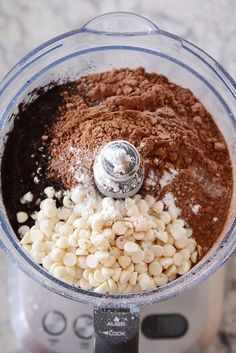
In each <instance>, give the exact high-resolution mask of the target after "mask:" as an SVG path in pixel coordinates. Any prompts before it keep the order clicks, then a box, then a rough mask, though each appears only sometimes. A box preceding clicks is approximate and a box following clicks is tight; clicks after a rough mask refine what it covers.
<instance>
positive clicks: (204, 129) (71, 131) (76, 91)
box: [24, 68, 232, 254]
mask: <svg viewBox="0 0 236 353" xmlns="http://www.w3.org/2000/svg"><path fill="white" fill-rule="evenodd" d="M67 87H68V89H67ZM59 91H60V90H59ZM48 94H49V95H50V91H49V92H48ZM46 95H47V93H46ZM60 96H61V99H60V100H59V99H58V98H57V101H58V102H59V101H60V104H58V105H57V106H55V104H54V103H53V102H52V104H54V105H53V106H55V108H54V109H55V112H54V113H53V114H54V115H55V118H54V119H52V120H51V121H50V122H49V121H48V123H47V126H46V129H45V131H44V132H43V133H42V141H41V143H42V146H43V152H42V156H44V155H45V156H46V157H47V159H46V160H45V158H44V159H43V160H44V166H43V170H44V169H45V168H47V169H46V172H45V176H44V177H45V178H46V179H48V180H50V182H52V181H53V180H54V181H56V182H57V183H58V182H59V183H61V185H62V187H64V188H71V187H73V186H75V185H76V184H77V183H78V182H79V181H81V180H80V179H78V177H76V175H77V174H76V173H77V172H78V173H81V171H82V172H83V173H84V172H85V171H86V172H87V173H88V175H90V176H91V177H92V165H93V160H94V157H95V155H96V153H98V150H99V149H100V148H101V147H102V146H103V145H104V144H105V143H107V142H109V141H111V140H117V139H125V140H127V141H129V142H131V143H133V144H134V145H135V146H136V147H137V149H138V150H139V152H140V155H141V158H142V161H143V163H144V165H145V173H146V177H145V181H144V184H143V186H142V189H141V193H143V194H146V193H149V194H152V195H154V196H155V197H156V198H158V199H162V198H163V197H164V196H165V195H166V194H167V193H169V192H171V193H172V194H173V195H174V197H175V198H176V203H177V206H178V207H180V208H181V209H182V217H183V218H184V219H185V220H186V222H187V223H188V224H189V226H190V227H191V228H193V232H194V236H195V238H196V240H197V242H198V243H199V244H200V245H201V246H202V248H203V254H204V253H205V252H206V251H207V250H208V249H209V248H210V247H211V246H212V244H213V243H214V241H215V240H216V239H217V238H218V236H219V235H220V234H221V232H222V230H223V227H224V224H225V222H226V217H227V212H228V209H229V206H230V201H231V197H232V168H231V162H230V157H229V153H228V149H227V146H226V143H225V141H224V138H223V136H222V135H221V133H220V131H219V130H218V128H217V126H216V124H215V123H214V120H213V118H212V116H211V115H210V114H209V113H208V112H207V110H206V109H205V108H204V107H203V105H202V104H201V103H200V102H199V101H198V100H197V98H196V97H195V96H194V95H193V93H192V92H191V91H190V90H189V89H186V88H183V87H180V86H178V85H175V84H173V83H171V82H169V81H168V79H167V78H166V77H164V76H162V75H158V74H156V73H146V72H145V70H144V69H143V68H138V69H128V68H124V69H119V70H112V71H109V72H104V73H98V74H93V75H88V76H85V77H82V78H81V79H79V80H78V81H76V82H70V83H68V86H67V85H65V86H63V90H62V93H60ZM50 99H51V100H52V101H53V97H51V98H50ZM46 102H47V103H46V104H47V106H48V104H49V103H48V101H47V100H46ZM42 103H43V101H42ZM39 108H40V109H41V108H42V109H44V108H43V107H41V105H40V107H39ZM45 108H46V107H45ZM29 111H30V109H29ZM24 114H26V115H27V114H28V113H27V110H26V112H25V113H24ZM40 148H41V147H39V149H38V151H39V152H40ZM45 151H46V154H45ZM36 162H37V161H36ZM39 167H40V165H39V163H38V162H37V168H39ZM170 171H172V172H173V171H174V174H171V175H174V177H173V178H172V179H171V182H166V181H165V182H164V183H163V184H162V187H161V185H160V180H162V179H163V176H165V173H167V175H168V173H172V172H170ZM42 178H43V176H42ZM164 179H165V178H164ZM164 179H163V180H164ZM78 180H79V181H78ZM44 184H45V183H44ZM58 185H59V184H58ZM163 185H164V186H163ZM37 188H39V185H37ZM32 191H33V190H32Z"/></svg>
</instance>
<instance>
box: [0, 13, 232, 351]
mask: <svg viewBox="0 0 236 353" xmlns="http://www.w3.org/2000/svg"><path fill="white" fill-rule="evenodd" d="M139 66H143V67H144V68H145V69H146V70H147V71H149V72H150V71H154V72H158V73H160V74H163V75H165V76H167V77H168V78H169V79H170V80H171V81H173V82H174V83H176V84H179V85H181V86H184V87H188V88H189V89H191V90H192V92H193V93H194V94H195V96H196V97H197V98H198V99H199V100H200V101H201V102H202V103H203V104H204V106H205V107H206V108H207V109H208V110H209V112H210V113H211V114H212V115H213V117H214V119H215V122H216V124H217V125H218V127H219V129H220V130H221V132H222V134H223V135H224V138H225V140H226V142H227V144H228V148H229V153H230V156H231V160H232V165H233V173H234V180H235V173H236V171H235V166H236V119H235V115H236V105H235V98H236V92H235V83H234V81H233V79H232V78H231V77H230V76H229V75H228V74H227V73H226V72H225V70H224V69H223V68H222V67H221V66H220V65H219V64H218V63H217V62H216V61H214V60H213V59H212V58H211V57H210V56H208V55H207V54H206V53H205V52H203V51H202V50H200V49H199V48H198V47H196V46H194V45H193V44H191V43H189V42H188V41H186V40H184V39H182V38H179V37H177V36H175V35H173V34H170V33H168V32H165V31H163V30H161V29H159V28H158V27H157V26H156V25H155V24H153V23H152V22H150V21H149V20H147V19H145V18H143V17H141V16H138V15H135V14H131V13H124V12H118V13H109V14H105V15H102V16H99V17H97V18H95V19H92V20H91V21H89V22H88V23H87V24H86V25H85V26H83V27H82V28H80V29H78V30H74V31H72V32H69V33H66V34H63V35H61V36H58V37H56V38H55V39H52V40H50V41H48V42H47V43H45V44H43V45H41V46H40V47H38V48H37V49H35V50H33V51H32V52H31V53H30V54H28V55H27V56H25V57H24V58H23V59H22V60H21V61H20V62H19V63H18V64H17V65H16V66H15V67H14V68H13V69H12V70H11V71H10V72H9V73H8V75H7V76H6V77H5V78H4V79H3V81H2V83H1V85H0V97H1V99H0V124H1V133H0V151H1V155H2V154H3V152H4V145H5V142H6V139H7V136H8V133H9V132H10V131H11V129H12V126H13V122H14V116H15V114H16V113H17V110H18V105H19V103H21V102H29V101H31V100H32V99H34V98H35V93H34V92H35V91H34V90H35V88H37V87H42V86H47V85H48V84H50V83H51V82H58V83H61V82H66V81H68V80H72V79H76V78H78V77H80V76H81V75H87V74H90V73H94V72H102V71H106V70H110V69H112V68H120V67H131V68H136V67H139ZM32 92H33V93H32ZM235 193H236V192H235V186H234V190H233V197H232V203H231V207H230V210H229V213H228V219H227V222H226V225H225V228H224V230H223V232H222V235H221V236H220V238H219V239H218V240H217V241H216V242H215V244H214V246H213V247H212V249H210V251H209V252H208V253H207V255H205V256H204V257H203V258H202V259H201V260H200V261H199V262H198V263H197V264H196V265H195V266H194V267H193V268H192V269H191V270H190V271H189V272H188V273H187V274H186V275H183V276H182V277H179V278H178V279H176V280H174V281H173V282H171V283H168V284H166V285H164V286H163V287H159V288H157V289H155V290H150V291H144V292H138V293H129V294H124V295H123V294H100V293H95V292H91V291H85V290H82V289H80V288H75V287H73V286H71V285H68V284H66V283H64V282H61V281H60V280H58V279H56V278H54V277H53V276H51V275H50V274H49V273H48V272H47V271H46V270H44V269H43V268H42V267H41V266H39V265H37V264H36V263H35V262H34V261H33V260H32V259H31V258H30V257H29V255H28V254H27V253H26V252H25V250H24V249H23V247H22V246H21V244H20V243H19V240H18V239H17V237H16V235H15V233H14V232H13V230H12V228H11V226H10V224H9V221H8V217H7V215H6V211H5V207H4V204H3V200H2V196H1V195H0V202H1V214H0V227H1V228H0V232H1V233H0V245H1V247H2V249H3V251H4V252H5V253H6V254H7V255H8V257H9V259H10V260H12V265H9V275H8V282H9V298H10V303H11V319H12V327H13V329H14V332H15V334H16V336H17V337H18V338H19V341H20V342H21V343H22V345H23V347H24V352H25V351H26V352H32V353H50V352H56V353H75V352H85V353H92V352H95V353H100V352H103V353H118V352H119V353H121V352H122V353H125V352H129V353H137V352H140V353H143V352H145V351H146V352H152V353H155V352H161V351H165V352H167V353H168V352H170V353H171V352H173V351H175V352H176V353H187V352H202V351H203V349H204V348H205V347H206V346H207V345H208V344H209V343H210V342H211V340H212V339H213V337H214V335H215V334H216V332H217V330H218V327H219V323H220V319H221V313H222V303H223V291H224V269H220V270H219V268H220V266H222V265H223V264H224V262H225V261H226V260H227V259H228V258H229V257H230V255H231V254H232V253H233V252H234V250H235V247H236V218H235V214H236V212H235V211H236V209H235V200H236V197H235V196H236V195H235ZM217 270H218V271H217ZM215 271H217V272H216V273H215V274H213V273H214V272H215ZM210 275H211V277H209V276H210ZM208 277H209V278H208ZM206 279H207V280H206ZM204 280H206V281H204ZM203 281H204V282H203Z"/></svg>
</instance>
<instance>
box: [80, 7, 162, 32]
mask: <svg viewBox="0 0 236 353" xmlns="http://www.w3.org/2000/svg"><path fill="white" fill-rule="evenodd" d="M83 30H84V31H87V32H93V33H96V34H99V33H100V34H110V35H112V34H113V35H116V34H119V35H122V34H123V35H125V34H126V35H136V34H137V35H140V34H151V33H157V32H158V31H159V28H158V27H157V26H156V25H155V24H154V23H153V22H151V21H150V20H148V19H146V18H145V17H143V16H140V15H136V14H134V13H130V12H110V13H107V14H104V15H101V16H98V17H95V18H93V19H92V20H90V21H89V22H88V23H86V24H85V25H84V26H83Z"/></svg>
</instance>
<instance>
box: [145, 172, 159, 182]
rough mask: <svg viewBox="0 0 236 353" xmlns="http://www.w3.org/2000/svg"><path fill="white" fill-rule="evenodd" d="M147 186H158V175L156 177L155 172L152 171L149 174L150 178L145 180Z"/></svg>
mask: <svg viewBox="0 0 236 353" xmlns="http://www.w3.org/2000/svg"><path fill="white" fill-rule="evenodd" d="M145 184H146V185H147V186H156V185H157V177H156V175H155V173H154V171H153V170H150V171H149V172H148V176H147V178H146V180H145Z"/></svg>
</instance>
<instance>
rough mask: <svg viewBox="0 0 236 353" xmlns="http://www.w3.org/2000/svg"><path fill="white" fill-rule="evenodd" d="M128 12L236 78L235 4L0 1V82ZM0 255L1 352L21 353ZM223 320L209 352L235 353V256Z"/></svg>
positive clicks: (233, 0) (231, 0)
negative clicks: (63, 41)
mask: <svg viewBox="0 0 236 353" xmlns="http://www.w3.org/2000/svg"><path fill="white" fill-rule="evenodd" d="M110 11H131V12H135V13H137V14H141V15H143V16H146V17H147V18H149V19H150V20H152V21H153V22H155V23H156V24H157V25H158V26H159V27H160V28H161V29H164V30H167V31H169V32H172V33H175V34H177V35H179V36H182V37H184V38H185V39H188V40H189V41H191V42H193V43H195V44H196V45H198V46H199V47H201V48H202V49H204V50H205V51H206V52H208V53H209V54H210V55H211V56H213V57H214V58H215V59H216V60H217V61H218V62H220V63H221V64H222V65H223V66H224V67H225V69H226V70H227V71H228V72H229V73H230V74H231V75H232V77H233V78H234V79H236V0H198V1H196V0H145V1H144V0H66V1H63V0H31V1H29V0H0V79H1V78H2V77H3V76H4V75H5V74H6V73H7V71H8V70H9V69H10V68H11V67H12V66H13V65H14V64H15V63H16V62H17V61H18V60H19V59H20V58H21V57H22V56H24V55H25V54H26V53H27V52H28V51H30V50H31V49H33V48H34V47H36V46H38V45H39V44H41V43H42V42H44V41H46V40H47V39H49V38H51V37H54V36H56V35H58V34H61V33H63V32H66V31H69V30H72V29H75V28H77V27H80V26H81V25H83V24H84V23H86V22H87V21H88V20H89V19H91V18H92V17H94V16H97V15H99V14H102V13H105V12H110ZM6 272H7V265H6V263H5V259H4V256H3V255H1V253H0V278H1V282H0V283H1V285H0V353H25V352H22V351H21V350H20V348H19V347H18V345H17V342H16V341H15V338H14V336H13V334H12V333H11V330H10V324H9V319H8V306H7V292H6V288H5V282H6V281H5V279H6ZM226 272H227V282H226V295H225V305H224V316H223V321H222V325H221V329H220V332H219V335H218V337H217V338H216V339H215V341H214V342H213V344H212V346H211V347H209V349H208V350H207V353H235V352H236V258H232V259H231V261H230V262H229V263H228V264H227V266H226Z"/></svg>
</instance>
